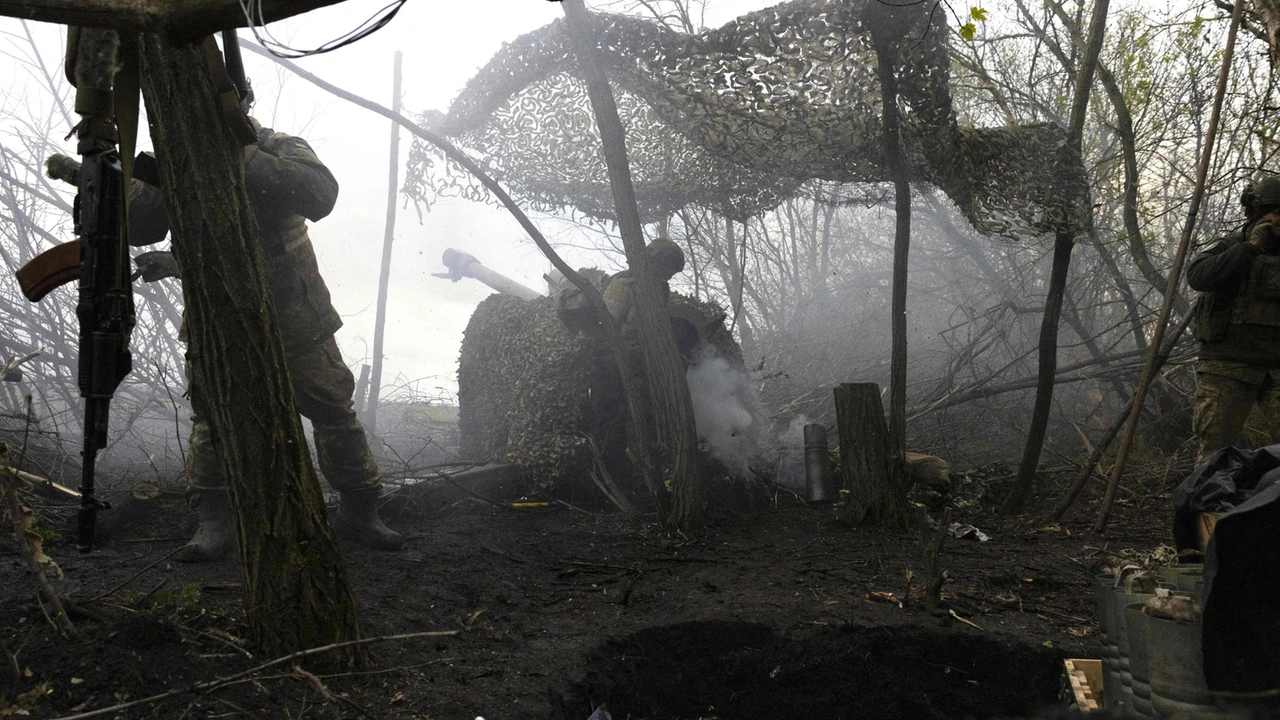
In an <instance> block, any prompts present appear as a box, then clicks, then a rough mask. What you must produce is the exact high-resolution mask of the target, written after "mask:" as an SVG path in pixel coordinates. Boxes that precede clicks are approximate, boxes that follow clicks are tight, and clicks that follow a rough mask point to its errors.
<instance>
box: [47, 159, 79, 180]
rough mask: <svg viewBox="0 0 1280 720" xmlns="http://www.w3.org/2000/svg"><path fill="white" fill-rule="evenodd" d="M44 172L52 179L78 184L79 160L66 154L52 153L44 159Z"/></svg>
mask: <svg viewBox="0 0 1280 720" xmlns="http://www.w3.org/2000/svg"><path fill="white" fill-rule="evenodd" d="M44 171H45V174H46V175H48V176H49V177H51V178H53V179H54V180H61V181H63V182H65V183H70V184H72V185H79V184H80V161H79V160H76V159H75V158H72V157H67V156H66V155H61V154H57V153H55V154H53V155H50V156H49V157H48V158H46V159H45V161H44Z"/></svg>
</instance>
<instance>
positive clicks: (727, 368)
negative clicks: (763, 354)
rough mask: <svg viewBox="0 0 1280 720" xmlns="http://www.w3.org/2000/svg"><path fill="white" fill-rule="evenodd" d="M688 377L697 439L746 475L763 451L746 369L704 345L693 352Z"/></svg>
mask: <svg viewBox="0 0 1280 720" xmlns="http://www.w3.org/2000/svg"><path fill="white" fill-rule="evenodd" d="M686 378H687V379H688V382H689V394H690V395H691V396H692V399H693V417H694V421H695V422H696V423H697V425H698V439H699V440H700V441H701V443H702V445H703V447H704V448H705V449H706V450H707V451H708V452H709V453H710V454H711V456H712V457H714V458H715V459H717V460H719V461H720V462H722V463H724V465H725V467H727V468H729V469H730V470H732V471H733V472H735V473H738V474H744V475H745V474H746V472H747V464H748V463H749V462H750V461H751V460H752V459H753V458H755V457H756V456H758V455H759V453H760V452H761V442H760V440H761V422H760V419H759V417H758V413H757V412H756V410H755V408H756V404H755V402H754V399H753V396H752V393H751V380H750V378H748V377H747V373H746V371H744V370H740V369H738V368H735V367H734V366H733V365H732V364H730V363H729V361H728V360H726V359H724V358H723V357H721V356H720V354H719V353H718V352H716V349H715V348H714V347H712V346H711V345H707V344H702V345H699V346H698V347H697V349H696V350H695V351H694V357H693V362H692V363H691V364H690V365H689V370H688V372H687V373H686Z"/></svg>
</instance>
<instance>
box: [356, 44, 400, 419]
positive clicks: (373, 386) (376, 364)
mask: <svg viewBox="0 0 1280 720" xmlns="http://www.w3.org/2000/svg"><path fill="white" fill-rule="evenodd" d="M400 58H401V55H400V51H399V50H397V51H396V60H395V74H394V76H393V78H394V79H393V80H392V90H391V111H392V112H394V113H396V114H399V113H400ZM389 164H390V166H391V167H390V169H388V170H387V225H386V230H385V231H384V232H383V234H382V270H381V271H379V273H378V309H377V312H376V314H375V316H374V320H373V372H372V373H371V374H370V376H369V400H368V402H367V403H366V404H365V413H364V426H365V428H367V429H368V431H369V432H370V433H377V432H378V394H379V393H380V392H381V390H382V338H383V333H384V331H385V330H386V327H387V290H388V286H389V285H390V284H391V246H392V244H393V243H394V242H395V234H396V193H397V191H398V190H399V189H400V172H399V171H400V124H399V123H396V122H392V123H391V162H390V163H389ZM361 377H362V379H363V376H361Z"/></svg>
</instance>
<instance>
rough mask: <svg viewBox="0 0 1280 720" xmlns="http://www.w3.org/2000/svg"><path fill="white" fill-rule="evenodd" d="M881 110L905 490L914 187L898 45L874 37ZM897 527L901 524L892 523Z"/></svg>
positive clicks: (894, 430)
mask: <svg viewBox="0 0 1280 720" xmlns="http://www.w3.org/2000/svg"><path fill="white" fill-rule="evenodd" d="M873 36H874V37H875V38H877V40H876V68H877V70H878V72H879V75H880V105H881V113H882V115H883V121H884V154H885V158H884V160H885V165H886V166H887V167H888V170H889V175H890V176H891V177H892V178H893V194H894V214H895V217H896V220H897V222H896V223H895V229H894V238H893V289H892V302H891V313H892V319H891V325H890V328H891V336H892V351H891V356H890V360H889V475H890V478H891V482H893V483H896V484H901V483H902V482H904V481H905V478H906V466H905V465H904V463H905V461H906V457H907V261H908V259H909V257H910V252H911V182H910V175H909V171H908V169H907V164H906V160H905V159H904V158H903V156H902V146H901V138H900V136H899V128H898V79H897V69H896V65H897V58H898V57H899V53H898V48H897V45H896V44H894V43H892V42H891V41H890V40H889V39H888V38H887V37H886V34H885V33H882V32H873ZM887 520H888V521H890V522H893V523H894V524H897V520H898V518H892V519H887Z"/></svg>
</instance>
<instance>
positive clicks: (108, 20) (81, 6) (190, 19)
mask: <svg viewBox="0 0 1280 720" xmlns="http://www.w3.org/2000/svg"><path fill="white" fill-rule="evenodd" d="M339 2H341V0H263V2H262V3H261V5H260V7H261V11H262V16H263V18H265V19H266V21H267V22H275V21H277V20H283V19H285V18H287V17H292V16H294V15H301V14H302V13H305V12H310V11H312V10H315V9H317V8H322V7H325V6H328V5H336V4H337V3H339ZM0 15H7V16H9V17H16V18H23V19H25V20H35V21H38V22H51V23H58V24H60V25H78V26H81V27H93V28H104V29H112V30H122V31H133V32H158V33H167V34H171V35H173V36H174V37H178V38H185V39H195V38H201V37H204V36H205V35H209V34H211V33H214V32H216V31H218V30H226V29H227V28H233V27H245V26H246V25H247V24H248V20H247V19H246V18H245V11H244V6H243V5H241V3H240V2H239V1H238V0H0Z"/></svg>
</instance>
